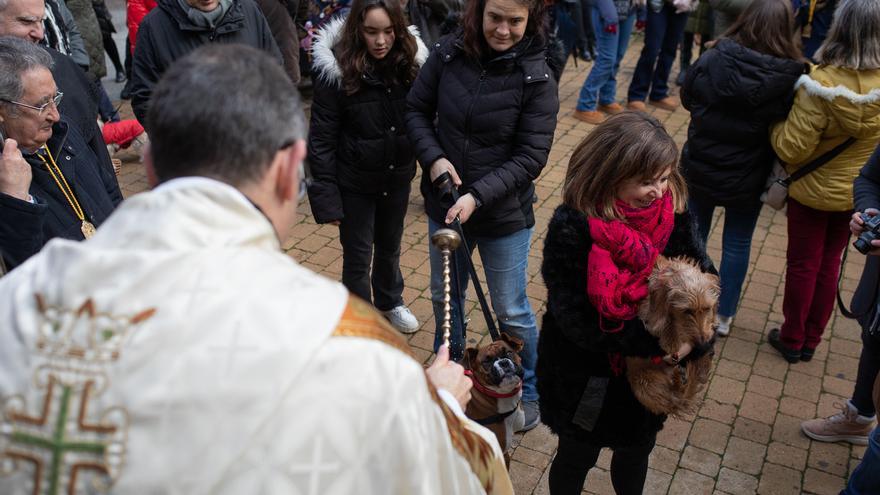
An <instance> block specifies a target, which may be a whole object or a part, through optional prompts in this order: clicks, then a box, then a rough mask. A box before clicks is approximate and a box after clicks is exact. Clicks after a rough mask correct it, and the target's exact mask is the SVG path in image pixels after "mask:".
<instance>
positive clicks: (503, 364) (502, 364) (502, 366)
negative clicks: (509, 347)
mask: <svg viewBox="0 0 880 495" xmlns="http://www.w3.org/2000/svg"><path fill="white" fill-rule="evenodd" d="M495 365H496V366H498V368H499V370H500V371H501V372H502V373H510V372H513V371H516V365H514V364H513V361H511V360H510V358H503V359H499V360H498V361H497V362H496V363H495Z"/></svg>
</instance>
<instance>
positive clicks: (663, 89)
mask: <svg viewBox="0 0 880 495" xmlns="http://www.w3.org/2000/svg"><path fill="white" fill-rule="evenodd" d="M687 19H688V13H687V12H682V13H681V14H676V13H675V7H673V6H672V4H670V3H666V2H663V9H662V10H660V12H654V10H653V9H651V8H650V7H648V18H647V19H646V24H645V46H644V47H642V54H641V55H640V56H639V61H638V63H636V68H635V71H634V72H633V78H632V82H631V83H630V84H629V94H628V95H627V99H628V100H629V101H645V97H647V96H648V90H649V89H650V95H651V99H652V100H662V99H663V98H666V97H667V96H669V86H668V84H667V83H668V80H669V71H670V69H672V63H673V62H675V52H676V50H677V49H678V42H679V41H681V36H682V34H683V33H684V27H685V25H686V24H687Z"/></svg>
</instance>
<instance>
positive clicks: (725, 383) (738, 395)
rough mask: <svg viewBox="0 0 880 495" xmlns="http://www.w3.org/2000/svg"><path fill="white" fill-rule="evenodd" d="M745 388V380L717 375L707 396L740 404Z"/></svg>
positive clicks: (719, 400)
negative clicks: (740, 380)
mask: <svg viewBox="0 0 880 495" xmlns="http://www.w3.org/2000/svg"><path fill="white" fill-rule="evenodd" d="M745 388H746V387H745V384H744V383H743V382H739V381H736V380H733V379H731V378H727V377H725V376H719V375H716V376H715V377H713V378H712V382H711V383H710V384H709V391H708V392H707V393H706V397H708V398H710V399H714V400H716V401H718V402H721V403H724V404H738V403H739V401H740V400H742V396H743V392H745ZM817 393H818V392H817Z"/></svg>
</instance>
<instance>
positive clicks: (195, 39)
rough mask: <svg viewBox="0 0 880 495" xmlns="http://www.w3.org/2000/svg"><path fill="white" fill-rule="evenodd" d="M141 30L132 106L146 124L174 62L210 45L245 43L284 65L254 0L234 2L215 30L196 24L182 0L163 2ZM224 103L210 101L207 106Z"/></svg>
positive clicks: (150, 15) (133, 78) (151, 12)
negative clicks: (154, 96) (164, 76)
mask: <svg viewBox="0 0 880 495" xmlns="http://www.w3.org/2000/svg"><path fill="white" fill-rule="evenodd" d="M158 3H159V6H158V8H155V9H153V10H152V11H150V13H149V14H147V16H146V17H144V20H143V22H142V23H141V25H140V28H139V29H138V35H137V43H136V44H135V50H134V59H133V60H132V68H131V84H132V88H131V106H132V110H134V114H135V116H136V117H137V119H138V121H139V122H140V123H141V124H144V125H145V123H146V117H147V109H148V108H149V102H150V95H151V94H152V93H153V87H154V86H155V85H156V84H157V83H158V82H159V78H160V77H162V74H164V73H165V70H166V69H167V68H168V67H169V66H170V65H171V63H172V62H174V61H175V60H177V59H179V58H180V57H183V56H184V55H186V54H187V53H189V52H191V51H193V50H195V49H196V48H198V47H200V46H202V45H204V44H207V43H241V44H244V45H248V46H252V47H254V48H259V49H261V50H263V51H265V52H267V53H269V54H270V55H271V56H273V57H275V58H277V59H278V62H279V63H281V52H280V51H278V46H277V45H276V44H275V39H274V38H272V32H271V31H270V30H269V24H267V23H266V18H265V17H263V13H262V12H260V8H259V7H257V5H256V4H255V3H254V1H253V0H234V1H233V3H232V5H231V6H230V7H229V10H227V11H226V13H225V14H224V15H223V18H221V19H220V21H219V22H218V23H217V25H216V26H215V27H214V29H213V30H211V29H207V28H204V27H200V26H197V25H196V24H194V23H193V22H192V21H191V20H190V19H189V17H187V15H186V12H184V11H183V9H182V8H181V7H180V5H179V4H178V0H159V2H158ZM221 103H222V102H216V101H213V102H212V101H208V102H204V104H206V105H219V104H221Z"/></svg>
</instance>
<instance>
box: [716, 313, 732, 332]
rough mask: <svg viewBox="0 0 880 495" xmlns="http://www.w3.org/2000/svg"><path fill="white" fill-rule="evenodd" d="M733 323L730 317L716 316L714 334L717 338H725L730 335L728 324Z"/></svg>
mask: <svg viewBox="0 0 880 495" xmlns="http://www.w3.org/2000/svg"><path fill="white" fill-rule="evenodd" d="M732 322H733V317H732V316H721V315H718V316H717V317H716V318H715V332H716V333H718V336H719V337H727V335H728V334H729V333H730V324H731V323H732Z"/></svg>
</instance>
